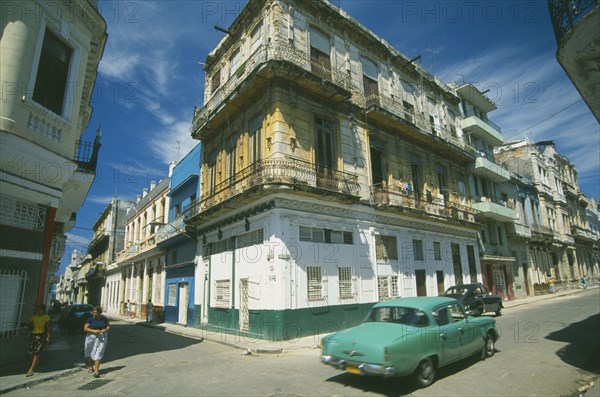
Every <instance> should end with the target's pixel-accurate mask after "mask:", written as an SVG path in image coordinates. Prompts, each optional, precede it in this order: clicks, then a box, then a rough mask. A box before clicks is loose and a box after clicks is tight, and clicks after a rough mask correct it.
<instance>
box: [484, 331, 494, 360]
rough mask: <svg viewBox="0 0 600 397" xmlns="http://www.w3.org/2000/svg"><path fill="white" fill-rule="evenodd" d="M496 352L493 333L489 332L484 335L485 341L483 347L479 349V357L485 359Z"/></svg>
mask: <svg viewBox="0 0 600 397" xmlns="http://www.w3.org/2000/svg"><path fill="white" fill-rule="evenodd" d="M494 354H496V342H495V341H494V335H492V333H491V332H488V334H487V335H486V336H485V343H484V344H483V349H481V359H482V360H485V359H486V358H489V357H492V356H493V355H494Z"/></svg>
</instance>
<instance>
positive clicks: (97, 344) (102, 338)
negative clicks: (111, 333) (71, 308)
mask: <svg viewBox="0 0 600 397" xmlns="http://www.w3.org/2000/svg"><path fill="white" fill-rule="evenodd" d="M109 329H110V324H109V322H108V319H107V318H106V317H104V316H103V315H102V308H101V307H100V306H96V307H95V308H94V310H93V311H92V317H90V318H88V319H87V321H86V322H85V324H84V326H83V332H85V333H87V335H86V337H85V345H84V349H83V350H84V356H85V359H86V362H87V364H88V370H89V372H91V373H92V374H93V375H94V378H98V377H100V360H102V357H103V356H104V351H105V350H106V343H107V342H108V336H107V334H106V333H107V332H108V330H109Z"/></svg>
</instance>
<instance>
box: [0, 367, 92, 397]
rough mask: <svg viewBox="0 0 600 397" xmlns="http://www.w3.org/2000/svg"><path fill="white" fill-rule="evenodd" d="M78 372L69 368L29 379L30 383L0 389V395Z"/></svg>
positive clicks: (79, 369)
mask: <svg viewBox="0 0 600 397" xmlns="http://www.w3.org/2000/svg"><path fill="white" fill-rule="evenodd" d="M79 371H81V368H70V369H65V370H64V371H60V372H58V373H54V374H49V375H41V376H39V377H36V378H35V379H31V380H30V381H27V382H25V383H19V384H18V385H12V386H8V387H6V388H3V389H0V394H4V393H8V392H11V391H13V390H17V389H25V388H29V387H31V386H35V385H37V384H39V383H42V382H46V381H49V380H53V379H56V378H60V377H63V376H67V375H71V374H74V373H76V372H79Z"/></svg>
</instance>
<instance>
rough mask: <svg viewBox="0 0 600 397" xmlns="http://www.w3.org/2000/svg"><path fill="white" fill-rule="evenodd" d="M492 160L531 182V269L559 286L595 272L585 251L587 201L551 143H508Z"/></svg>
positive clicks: (589, 247)
mask: <svg viewBox="0 0 600 397" xmlns="http://www.w3.org/2000/svg"><path fill="white" fill-rule="evenodd" d="M496 158H497V159H500V160H501V161H502V162H503V164H504V165H505V166H506V167H507V168H508V169H510V170H511V171H514V172H519V174H520V175H522V176H523V177H526V178H529V179H530V180H531V181H532V182H533V185H534V186H535V188H536V190H537V193H538V200H539V212H538V214H537V215H538V216H539V218H538V219H537V220H538V221H541V222H539V223H535V220H536V217H535V216H534V218H533V219H534V223H533V224H531V225H530V227H531V233H532V236H531V240H530V243H529V256H530V263H531V267H532V269H544V270H545V271H546V280H542V279H540V278H539V277H538V279H537V282H540V283H541V282H547V281H548V279H549V278H550V277H552V278H554V279H555V280H557V282H558V283H561V282H564V283H571V282H575V281H576V280H577V279H579V278H580V277H582V276H588V275H592V274H594V272H595V270H594V264H593V263H592V257H591V255H589V252H591V250H592V246H593V244H594V240H593V238H590V237H591V235H592V233H591V230H589V229H588V224H587V221H586V212H585V208H586V206H587V201H586V198H585V196H584V195H583V193H581V191H580V190H579V183H578V181H577V171H576V170H575V167H574V166H573V165H572V164H571V163H570V161H569V160H568V159H567V158H566V157H564V156H562V155H560V154H559V153H558V152H557V150H556V148H555V145H554V142H552V141H541V142H537V143H531V142H529V141H527V140H521V141H514V142H507V143H505V144H504V145H502V146H500V147H498V148H497V149H496Z"/></svg>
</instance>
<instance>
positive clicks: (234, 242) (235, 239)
mask: <svg viewBox="0 0 600 397" xmlns="http://www.w3.org/2000/svg"><path fill="white" fill-rule="evenodd" d="M231 239H232V240H233V244H232V245H233V249H232V255H231V308H232V309H235V248H236V245H237V238H235V237H232V238H231Z"/></svg>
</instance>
